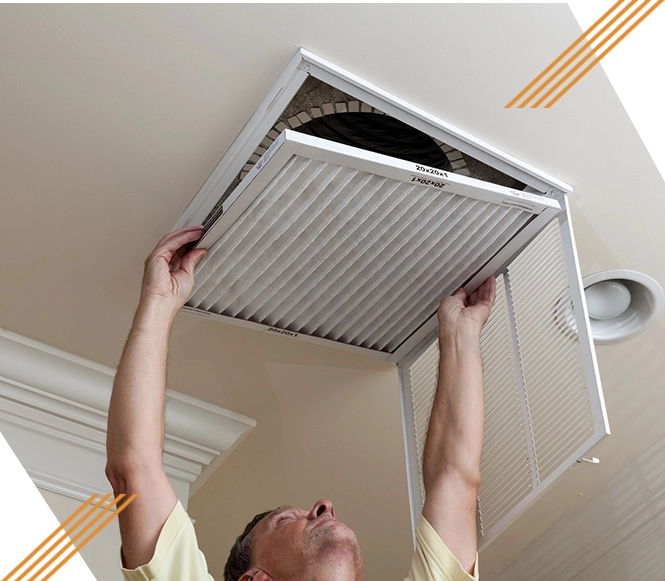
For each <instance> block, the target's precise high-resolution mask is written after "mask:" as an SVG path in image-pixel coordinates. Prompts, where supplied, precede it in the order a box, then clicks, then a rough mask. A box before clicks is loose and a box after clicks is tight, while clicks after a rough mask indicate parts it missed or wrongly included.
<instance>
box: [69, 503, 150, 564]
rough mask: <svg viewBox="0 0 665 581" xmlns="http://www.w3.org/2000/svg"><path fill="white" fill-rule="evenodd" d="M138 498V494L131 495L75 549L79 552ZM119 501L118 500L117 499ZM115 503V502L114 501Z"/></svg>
mask: <svg viewBox="0 0 665 581" xmlns="http://www.w3.org/2000/svg"><path fill="white" fill-rule="evenodd" d="M119 496H124V494H121V495H119ZM137 496H138V494H132V495H131V496H130V497H129V498H128V499H127V500H126V501H125V502H124V503H123V504H122V506H120V507H119V508H118V509H117V510H115V511H114V512H113V513H111V514H110V515H109V516H108V517H107V518H106V520H104V521H102V524H100V525H99V526H98V527H97V528H96V529H95V530H94V531H92V533H90V535H89V536H88V537H87V538H86V539H85V540H84V541H83V542H82V543H81V544H79V545H78V546H76V549H78V550H79V551H80V550H81V549H82V548H83V547H85V546H86V545H87V544H88V543H89V542H90V541H91V540H92V539H93V538H94V537H95V536H96V535H97V533H98V532H99V531H101V530H102V529H103V528H104V527H105V526H106V525H107V524H109V523H110V522H111V521H112V520H113V519H114V518H115V517H117V516H118V515H119V514H120V513H121V512H122V511H123V510H125V509H126V508H127V507H128V506H129V505H130V504H131V502H132V501H133V500H134V499H135V498H136V497H137ZM118 500H120V498H118ZM116 502H117V501H116Z"/></svg>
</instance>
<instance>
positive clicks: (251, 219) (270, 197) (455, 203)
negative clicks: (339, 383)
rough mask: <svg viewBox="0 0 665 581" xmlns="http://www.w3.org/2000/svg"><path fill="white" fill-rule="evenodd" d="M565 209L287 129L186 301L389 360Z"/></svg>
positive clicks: (219, 226)
mask: <svg viewBox="0 0 665 581" xmlns="http://www.w3.org/2000/svg"><path fill="white" fill-rule="evenodd" d="M559 210H560V205H559V203H558V202H557V201H556V200H552V199H548V198H545V197H543V196H539V195H535V194H529V193H524V192H521V191H516V190H510V189H508V188H504V187H502V186H498V185H494V184H491V183H487V182H482V181H479V180H475V179H472V178H468V177H464V176H459V175H455V174H451V173H449V172H445V171H442V170H439V169H435V168H430V167H427V166H422V165H418V164H415V163H411V162H407V161H403V160H400V159H396V158H392V157H388V156H384V155H379V154H375V153H372V152H369V151H365V150H362V149H357V148H354V147H350V146H346V145H342V144H338V143H333V142H331V141H328V140H324V139H320V138H317V137H312V136H309V135H304V134H300V133H295V132H292V131H289V130H285V131H284V132H283V133H282V135H281V136H280V138H279V139H278V140H277V141H275V143H274V144H273V145H272V146H271V148H270V149H269V150H268V151H267V152H266V153H265V155H264V156H263V157H262V158H261V160H259V162H258V163H257V164H256V165H255V167H254V168H253V169H252V170H251V171H250V173H249V174H248V175H247V177H246V178H245V179H244V180H243V181H242V182H241V184H240V185H239V186H238V187H237V188H236V190H235V191H234V192H233V194H232V195H231V196H229V197H228V198H227V199H226V200H225V202H224V204H223V205H222V207H221V216H220V217H219V218H218V219H217V220H216V221H215V222H214V223H213V224H211V225H210V226H209V227H208V229H207V231H206V232H205V234H204V236H203V238H202V239H201V241H200V242H199V247H203V248H207V249H208V254H207V256H206V257H205V258H204V259H203V260H202V261H201V262H200V263H199V265H198V267H197V271H196V274H195V279H196V282H195V287H194V290H193V293H192V296H191V298H190V300H189V302H188V303H187V306H188V307H189V308H190V309H196V310H198V311H201V312H204V313H206V314H213V315H216V316H221V317H224V318H226V319H229V320H234V321H236V322H238V321H240V322H243V323H245V324H254V325H257V326H259V327H260V328H262V329H265V330H268V331H271V332H276V333H281V334H285V335H290V336H304V337H309V338H315V339H320V340H326V341H333V342H336V343H340V344H343V345H346V346H354V347H358V348H362V349H364V350H368V351H371V352H374V353H375V354H377V355H379V356H381V357H382V358H388V357H389V356H390V355H392V354H394V353H395V352H396V351H397V349H398V348H399V347H400V346H402V345H404V344H405V343H406V342H407V340H409V339H410V338H411V337H413V336H414V335H415V334H416V332H417V331H418V330H419V329H420V328H421V327H422V326H423V324H424V323H425V322H426V321H427V320H428V319H429V318H430V317H431V316H432V315H433V314H434V313H435V312H436V308H437V305H438V302H439V301H440V300H441V298H442V297H443V296H445V295H447V294H450V293H452V292H454V290H455V289H457V288H459V287H460V286H462V285H465V284H466V283H468V282H469V281H470V280H471V279H473V278H474V276H475V275H476V274H478V273H479V272H480V271H481V270H482V269H483V268H484V267H486V266H487V265H488V264H490V263H491V262H492V260H493V259H494V258H495V257H497V256H503V255H505V254H506V253H508V254H510V255H513V254H516V253H517V252H518V251H519V249H520V248H521V245H523V243H524V240H522V237H520V238H518V244H515V243H514V241H515V239H516V237H517V235H518V234H519V233H520V232H523V231H524V229H525V228H526V227H527V226H528V225H529V224H530V223H531V222H533V221H534V219H536V217H538V216H539V215H541V214H544V215H545V216H549V217H554V216H555V215H556V214H557V213H558V211H559ZM541 220H542V219H541ZM496 266H499V265H498V264H497V265H496Z"/></svg>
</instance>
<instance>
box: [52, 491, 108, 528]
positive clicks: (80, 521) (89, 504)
mask: <svg viewBox="0 0 665 581" xmlns="http://www.w3.org/2000/svg"><path fill="white" fill-rule="evenodd" d="M110 496H111V495H110V494H107V495H106V496H103V497H102V498H101V499H100V500H99V503H100V504H102V503H103V502H106V500H107V499H108V498H109V497H110ZM83 506H87V507H89V510H88V511H87V512H85V513H84V514H83V515H82V516H80V517H79V518H78V519H77V520H76V521H75V522H73V523H72V526H71V527H70V528H69V530H65V526H64V524H63V525H61V527H62V529H63V530H64V531H65V532H66V533H67V534H68V535H69V534H71V533H72V532H74V531H75V530H76V529H77V528H78V527H79V526H81V525H82V524H83V523H84V522H85V521H86V519H87V518H88V517H89V516H90V515H91V514H92V513H93V512H95V510H96V509H97V507H96V506H95V505H94V504H92V497H90V498H89V499H88V500H86V501H85V503H84V504H83ZM67 520H69V519H67Z"/></svg>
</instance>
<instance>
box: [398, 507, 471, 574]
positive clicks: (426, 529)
mask: <svg viewBox="0 0 665 581" xmlns="http://www.w3.org/2000/svg"><path fill="white" fill-rule="evenodd" d="M472 580H475V581H478V554H477V553H476V562H475V564H474V566H473V575H470V574H469V573H467V572H466V571H465V570H464V569H463V568H462V565H460V563H459V561H458V560H457V559H456V558H455V556H454V555H453V554H452V553H451V552H450V550H449V549H448V547H446V545H445V544H444V543H443V541H442V540H441V538H440V537H439V535H438V534H437V533H436V531H435V530H434V528H433V527H432V525H431V524H429V523H428V522H427V520H425V517H424V516H422V515H421V517H420V522H419V523H418V527H417V528H416V552H415V553H414V554H413V559H412V561H411V569H410V570H409V575H408V576H407V578H406V579H405V580H404V581H472Z"/></svg>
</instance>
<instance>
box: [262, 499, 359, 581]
mask: <svg viewBox="0 0 665 581" xmlns="http://www.w3.org/2000/svg"><path fill="white" fill-rule="evenodd" d="M252 556H253V566H254V567H256V568H257V569H260V570H261V571H263V572H265V573H267V574H268V575H269V576H270V577H271V578H272V579H274V580H275V581H290V580H291V579H310V580H312V581H315V580H317V579H328V578H335V579H340V580H346V579H360V578H361V576H362V557H361V555H360V547H359V546H358V539H357V538H356V535H355V533H354V532H353V531H352V530H351V529H350V528H349V527H347V526H346V525H345V524H344V523H342V522H341V521H339V520H337V518H336V516H335V509H334V507H333V504H332V502H330V501H329V500H319V501H318V502H317V503H316V504H315V505H314V507H313V508H312V510H310V511H309V512H307V511H305V510H302V509H299V508H292V507H290V506H283V507H280V508H278V509H277V510H275V511H273V512H272V513H270V514H269V515H268V516H266V517H265V518H264V519H263V520H261V521H260V522H259V523H258V524H257V525H256V527H254V532H253V535H252Z"/></svg>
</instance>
